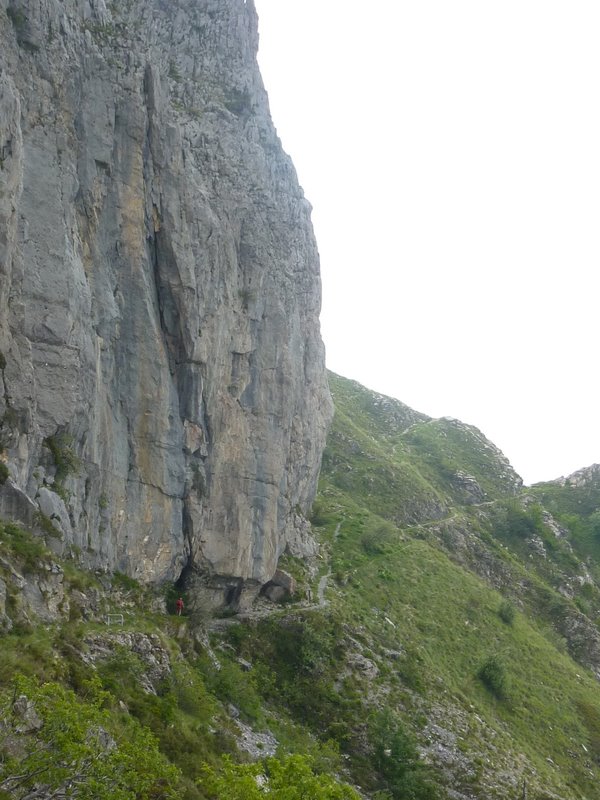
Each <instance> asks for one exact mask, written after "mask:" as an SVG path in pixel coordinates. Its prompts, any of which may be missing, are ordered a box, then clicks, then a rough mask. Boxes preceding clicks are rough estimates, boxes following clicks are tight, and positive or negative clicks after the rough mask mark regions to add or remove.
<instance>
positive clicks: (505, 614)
mask: <svg viewBox="0 0 600 800" xmlns="http://www.w3.org/2000/svg"><path fill="white" fill-rule="evenodd" d="M515 614H516V611H515V607H514V606H513V604H512V603H510V602H509V601H508V600H505V601H504V602H503V603H501V604H500V608H499V609H498V616H499V617H500V619H501V620H502V622H505V623H506V624H507V625H512V624H513V622H514V621H515Z"/></svg>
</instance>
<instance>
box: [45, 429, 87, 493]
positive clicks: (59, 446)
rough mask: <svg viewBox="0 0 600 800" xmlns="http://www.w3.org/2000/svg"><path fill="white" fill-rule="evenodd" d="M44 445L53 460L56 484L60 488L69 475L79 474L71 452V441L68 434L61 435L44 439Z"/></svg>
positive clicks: (75, 460) (76, 460)
mask: <svg viewBox="0 0 600 800" xmlns="http://www.w3.org/2000/svg"><path fill="white" fill-rule="evenodd" d="M44 445H45V446H46V447H47V448H48V450H50V452H51V453H52V457H53V459H54V464H55V466H56V483H57V484H58V486H62V484H63V483H64V481H65V479H66V478H67V477H68V476H69V475H71V474H77V473H78V472H79V468H80V466H81V463H80V461H79V459H78V458H77V456H76V455H75V451H74V450H73V439H72V437H71V436H69V435H68V434H66V433H61V434H57V435H56V436H49V437H48V438H47V439H44Z"/></svg>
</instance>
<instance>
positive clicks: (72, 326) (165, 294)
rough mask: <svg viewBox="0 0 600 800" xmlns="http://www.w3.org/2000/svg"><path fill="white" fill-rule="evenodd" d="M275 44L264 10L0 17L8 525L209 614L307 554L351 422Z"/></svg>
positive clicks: (221, 4)
mask: <svg viewBox="0 0 600 800" xmlns="http://www.w3.org/2000/svg"><path fill="white" fill-rule="evenodd" d="M257 47H258V27H257V15H256V11H255V8H254V4H253V2H252V0H169V2H165V1H164V0H145V1H144V2H142V0H124V2H115V3H110V4H105V2H104V0H31V2H26V0H0V310H1V315H0V353H1V356H0V419H1V420H2V430H1V435H2V443H1V444H2V448H3V455H2V459H3V460H4V461H5V462H6V463H7V466H8V469H9V472H10V478H9V479H8V480H7V481H6V482H5V484H4V486H3V488H2V491H1V497H0V511H2V512H3V513H4V514H5V515H8V514H15V513H17V511H18V513H19V514H20V515H27V514H29V515H30V516H31V515H32V514H33V513H34V512H36V511H37V508H38V507H39V509H41V511H42V512H43V514H44V515H45V519H46V521H47V518H51V519H52V523H53V524H54V526H55V527H57V528H59V529H60V535H61V539H62V543H63V548H71V549H72V550H74V551H75V552H76V553H78V554H80V557H81V559H82V560H83V561H84V563H86V564H87V565H89V566H94V567H101V568H107V569H118V570H121V571H123V572H127V573H129V574H131V575H134V576H135V577H137V578H140V579H142V580H163V579H171V580H173V579H177V578H178V576H179V575H180V574H181V572H182V569H183V568H184V567H185V566H186V565H187V566H190V567H191V573H192V574H195V575H196V576H197V575H201V576H202V581H200V583H202V584H203V585H211V586H213V588H214V587H216V588H217V590H218V591H217V595H216V596H214V597H212V599H211V602H220V600H221V599H222V593H223V592H225V594H226V596H227V597H228V599H229V600H230V601H231V600H233V601H234V602H238V600H239V596H240V593H241V592H242V590H243V588H244V587H249V588H250V589H252V588H253V587H255V588H256V587H258V586H260V585H261V584H263V583H264V582H266V581H267V580H268V579H269V578H270V577H271V576H272V574H273V572H274V570H275V568H276V564H277V560H278V558H279V556H280V554H281V553H282V552H283V550H284V549H285V548H286V547H289V548H290V549H292V550H293V551H294V552H303V551H304V552H305V551H306V549H307V548H309V547H310V541H309V540H308V539H307V536H306V532H305V529H304V526H303V520H302V512H303V511H306V509H307V508H308V506H309V505H310V503H311V502H312V498H313V495H314V491H315V487H316V479H317V474H318V468H319V462H320V456H321V451H322V449H323V446H324V441H325V435H326V429H327V425H328V422H329V420H330V417H331V413H332V412H331V400H330V397H329V393H328V389H327V383H326V375H325V368H324V351H323V346H322V342H321V339H320V334H319V322H318V316H319V311H320V278H319V265H318V253H317V248H316V244H315V240H314V235H313V231H312V226H311V222H310V206H309V204H308V202H307V201H306V200H305V198H304V196H303V193H302V190H301V189H300V187H299V185H298V182H297V178H296V174H295V171H294V168H293V165H292V163H291V161H290V159H289V158H288V156H287V155H286V154H285V153H284V152H283V150H282V148H281V144H280V141H279V139H278V137H277V134H276V132H275V129H274V127H273V124H272V122H271V119H270V115H269V108H268V100H267V96H266V93H265V90H264V87H263V84H262V81H261V77H260V74H259V70H258V67H257V63H256V51H257ZM29 501H31V503H33V505H32V504H31V503H30V502H29Z"/></svg>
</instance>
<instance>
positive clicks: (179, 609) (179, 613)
mask: <svg viewBox="0 0 600 800" xmlns="http://www.w3.org/2000/svg"><path fill="white" fill-rule="evenodd" d="M175 605H176V606H177V616H178V617H180V616H181V612H182V611H183V600H182V598H181V597H180V598H179V600H178V601H177V602H176V603H175Z"/></svg>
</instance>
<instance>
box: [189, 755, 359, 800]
mask: <svg viewBox="0 0 600 800" xmlns="http://www.w3.org/2000/svg"><path fill="white" fill-rule="evenodd" d="M203 772H204V775H203V777H202V778H201V779H200V780H199V781H198V784H199V786H200V788H201V789H202V791H204V792H205V793H206V794H207V796H208V797H209V798H211V800H220V798H223V797H227V799H228V800H309V799H310V800H359V795H358V794H357V793H356V791H355V790H354V789H353V788H352V787H351V786H348V785H347V784H344V783H340V782H339V781H337V780H336V779H335V778H333V777H331V776H330V775H317V774H316V773H315V772H314V769H313V764H312V761H311V759H310V758H308V757H307V756H301V755H291V756H286V757H284V758H283V759H277V758H267V759H265V760H264V761H262V762H258V763H256V764H234V763H233V761H231V759H229V758H225V759H224V765H223V767H222V768H221V769H220V770H219V771H217V770H215V769H213V767H211V766H209V765H206V766H205V767H204V770H203Z"/></svg>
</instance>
